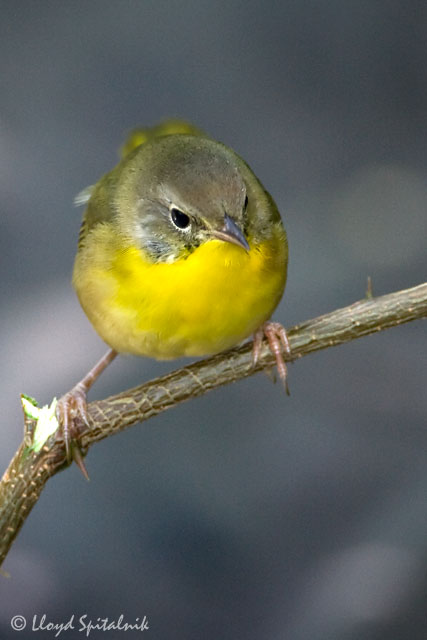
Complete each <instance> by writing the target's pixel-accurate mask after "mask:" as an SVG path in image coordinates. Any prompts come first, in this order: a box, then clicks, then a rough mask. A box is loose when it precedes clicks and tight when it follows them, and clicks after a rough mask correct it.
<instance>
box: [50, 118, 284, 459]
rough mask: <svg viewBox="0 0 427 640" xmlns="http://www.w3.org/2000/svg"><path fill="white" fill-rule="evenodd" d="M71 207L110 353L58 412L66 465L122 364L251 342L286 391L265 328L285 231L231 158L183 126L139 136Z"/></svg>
mask: <svg viewBox="0 0 427 640" xmlns="http://www.w3.org/2000/svg"><path fill="white" fill-rule="evenodd" d="M77 199H78V201H79V203H82V202H83V203H85V204H86V209H85V212H84V214H83V220H82V224H81V229H80V235H79V240H78V249H77V254H76V258H75V263H74V269H73V277H72V283H73V286H74V289H75V291H76V293H77V297H78V299H79V301H80V304H81V306H82V308H83V310H84V312H85V313H86V315H87V317H88V319H89V320H90V322H91V323H92V325H93V327H94V328H95V330H96V332H97V333H98V334H99V336H100V337H101V338H102V339H103V340H104V341H105V342H106V343H107V345H108V346H109V347H110V350H109V351H108V352H107V353H106V355H105V356H104V357H103V358H102V359H101V360H100V361H99V362H98V363H97V364H96V365H95V367H93V369H91V371H90V372H89V373H88V374H87V375H86V376H85V377H84V378H83V379H82V380H80V382H78V383H77V385H75V387H74V388H73V389H72V390H71V391H70V392H68V393H67V394H65V395H64V396H63V398H62V399H61V400H60V402H59V403H58V416H59V420H60V423H61V424H62V426H63V432H64V439H65V445H66V450H67V457H69V451H70V441H71V440H72V438H70V429H71V425H72V422H73V419H74V418H75V416H76V415H80V417H81V418H82V419H83V421H84V422H86V424H87V411H86V403H87V400H86V395H87V392H88V390H89V388H90V387H91V386H92V384H93V383H94V381H95V380H96V379H97V378H98V376H99V375H100V373H101V372H102V371H103V370H104V369H105V368H106V366H107V365H108V364H109V363H110V362H111V361H112V360H113V359H114V358H115V356H116V355H117V354H118V353H121V354H122V353H123V354H126V353H128V354H134V355H137V356H144V357H150V358H154V359H158V360H172V359H176V358H181V357H188V356H189V357H200V356H209V355H213V354H217V353H219V352H222V351H225V350H227V349H230V348H232V347H234V346H236V345H238V344H239V343H241V342H242V341H244V340H246V339H247V338H249V337H250V336H254V345H253V362H254V364H256V362H257V361H258V358H259V355H260V351H261V346H262V342H263V339H264V337H265V338H267V342H268V344H269V347H270V349H271V351H272V353H273V354H274V356H275V359H276V364H277V369H278V373H279V377H280V378H281V380H282V382H283V384H284V386H285V389H286V391H287V392H289V390H288V383H287V369H286V364H285V359H284V357H283V353H284V354H285V355H286V356H287V358H286V359H290V356H291V353H290V345H289V340H288V337H287V334H286V330H285V329H284V327H283V326H282V325H280V324H279V323H277V322H272V321H270V318H271V316H272V314H273V312H274V310H275V309H276V307H277V305H278V303H279V301H280V300H281V298H282V295H283V292H284V289H285V284H286V276H287V264H288V242H287V236H286V231H285V229H284V226H283V223H282V219H281V216H280V213H279V210H278V208H277V206H276V204H275V202H274V200H273V198H272V197H271V195H270V194H269V193H268V192H267V191H266V190H265V188H264V187H263V186H262V184H261V182H260V181H259V180H258V178H257V177H256V176H255V174H254V173H253V171H252V170H251V169H250V168H249V166H248V164H247V163H246V162H245V161H244V160H243V159H242V158H241V157H240V156H239V155H238V154H237V153H236V152H235V151H233V150H232V149H231V148H229V147H227V146H225V145H224V144H222V143H221V142H218V141H216V140H214V139H213V138H211V137H210V136H208V135H207V134H205V133H204V132H203V131H202V130H201V129H199V128H197V127H195V126H194V125H191V124H189V123H187V122H185V121H181V120H169V121H166V122H164V123H161V124H160V125H157V126H155V127H152V128H146V129H136V130H134V131H132V132H131V134H130V135H129V137H128V139H127V141H126V142H125V144H124V146H123V147H122V157H121V159H120V162H119V163H118V164H117V166H116V167H115V168H113V169H112V170H111V171H110V172H109V173H107V174H106V175H104V176H103V177H102V178H101V179H100V180H99V182H97V183H96V184H95V185H94V186H92V187H90V188H88V189H86V190H85V191H84V192H82V194H80V195H79V196H78V198H77ZM76 455H77V456H78V453H77V454H76ZM76 461H77V460H76Z"/></svg>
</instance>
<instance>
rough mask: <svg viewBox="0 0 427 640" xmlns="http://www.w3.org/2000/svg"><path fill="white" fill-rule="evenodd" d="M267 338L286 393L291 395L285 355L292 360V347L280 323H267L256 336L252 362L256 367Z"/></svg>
mask: <svg viewBox="0 0 427 640" xmlns="http://www.w3.org/2000/svg"><path fill="white" fill-rule="evenodd" d="M264 337H265V338H267V342H268V346H269V347H270V351H271V353H272V354H273V356H274V357H275V359H276V367H277V372H278V374H279V378H280V380H281V381H282V383H283V386H284V388H285V391H286V393H287V394H288V395H289V386H288V368H287V366H286V362H285V359H284V357H283V355H285V356H286V359H287V360H291V359H292V354H291V346H290V344H289V339H288V335H287V333H286V329H285V327H283V326H282V325H281V324H280V323H279V322H265V323H264V324H263V325H262V326H261V327H260V328H259V329H258V330H257V331H256V332H255V334H254V346H253V351H252V361H253V365H254V366H255V365H256V364H257V362H258V360H259V356H260V353H261V347H262V342H263V339H264Z"/></svg>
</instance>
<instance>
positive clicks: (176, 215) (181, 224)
mask: <svg viewBox="0 0 427 640" xmlns="http://www.w3.org/2000/svg"><path fill="white" fill-rule="evenodd" d="M171 220H172V222H173V223H174V225H175V226H176V227H178V229H187V228H188V227H189V226H190V218H189V217H188V216H187V214H186V213H183V212H182V211H180V210H179V209H176V208H175V207H172V209H171Z"/></svg>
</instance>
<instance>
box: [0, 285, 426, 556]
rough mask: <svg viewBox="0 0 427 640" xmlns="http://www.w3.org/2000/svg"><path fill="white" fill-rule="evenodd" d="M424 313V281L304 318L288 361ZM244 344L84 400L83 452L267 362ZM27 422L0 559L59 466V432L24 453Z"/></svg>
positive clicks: (10, 477)
mask: <svg viewBox="0 0 427 640" xmlns="http://www.w3.org/2000/svg"><path fill="white" fill-rule="evenodd" d="M425 317H427V283H424V284H421V285H419V286H417V287H412V288H411V289H406V290H404V291H398V292H396V293H391V294H389V295H385V296H381V297H379V298H372V297H368V298H366V299H365V300H362V301H360V302H356V303H354V304H352V305H350V306H348V307H345V308H343V309H338V310H337V311H333V312H332V313H328V314H326V315H324V316H320V317H318V318H315V319H314V320H309V321H308V322H305V323H303V324H301V325H298V326H295V327H293V328H292V329H290V330H289V331H288V336H289V340H290V344H291V349H292V354H293V357H294V359H298V358H302V357H303V356H306V355H308V354H309V353H311V352H313V351H319V350H320V349H326V348H328V347H333V346H336V345H339V344H343V343H345V342H349V341H350V340H355V339H356V338H361V337H363V336H365V335H368V334H370V333H375V332H377V331H383V330H384V329H387V328H389V327H394V326H397V325H399V324H403V323H405V322H410V321H411V320H416V319H419V318H425ZM251 350H252V343H249V344H245V345H243V346H242V347H239V348H237V349H233V350H231V351H228V352H226V353H222V354H219V355H217V356H214V357H212V358H208V359H206V360H202V361H199V362H195V363H194V364H192V365H190V366H187V367H183V368H181V369H178V370H177V371H174V372H172V373H170V374H168V375H166V376H163V377H161V378H157V379H155V380H152V381H151V382H147V383H145V384H142V385H140V386H138V387H135V388H134V389H129V390H127V391H124V392H122V393H118V394H117V395H114V396H112V397H110V398H107V399H105V400H100V401H96V402H91V403H90V404H89V405H88V413H89V428H88V427H86V426H85V425H83V424H77V425H76V426H77V428H78V432H79V433H80V434H81V435H80V437H79V445H80V447H81V449H82V451H83V452H84V453H86V452H87V450H88V449H89V447H90V446H91V445H93V444H94V443H95V442H98V441H99V440H102V439H103V438H107V437H109V436H111V435H113V434H115V433H118V432H119V431H123V430H124V429H126V428H128V427H130V426H131V425H133V424H135V423H137V422H143V421H144V420H147V419H148V418H151V417H152V416H155V415H157V414H158V413H161V412H162V411H165V410H166V409H170V408H171V407H173V406H175V405H177V404H178V403H180V402H183V401H184V400H188V399H189V398H194V397H196V396H200V395H202V394H204V393H207V392H208V391H210V390H211V389H215V388H216V387H220V386H222V385H225V384H229V383H231V382H236V381H237V380H240V379H241V378H246V377H248V376H251V375H253V374H254V373H257V372H258V371H260V370H261V369H264V368H266V367H271V366H273V364H274V362H273V357H272V355H271V353H270V351H269V350H268V348H267V347H266V346H264V348H263V350H262V352H261V354H260V358H259V361H258V364H257V366H256V367H253V365H252V356H251ZM33 427H34V425H33V424H31V421H29V420H28V419H27V420H26V429H25V435H24V442H23V443H22V444H21V446H20V448H19V449H18V451H17V452H16V454H15V456H14V457H13V459H12V461H11V463H10V465H9V467H8V469H7V470H6V472H5V474H4V476H3V478H2V480H1V482H0V563H1V562H2V561H3V559H4V558H5V557H6V555H7V552H8V550H9V548H10V546H11V544H12V542H13V540H14V539H15V537H16V535H17V533H18V531H19V530H20V528H21V526H22V524H23V523H24V521H25V519H26V517H27V516H28V514H29V512H30V511H31V509H32V507H33V506H34V504H35V503H36V502H37V500H38V498H39V495H40V493H41V491H42V489H43V487H44V485H45V483H46V482H47V480H48V478H49V477H50V476H52V475H54V474H55V473H57V472H58V471H60V470H61V469H63V468H65V467H66V466H67V462H66V455H65V448H64V442H63V439H62V436H61V434H60V433H59V432H57V433H56V434H55V436H52V437H51V438H50V439H49V440H48V442H47V443H46V445H45V446H44V447H43V449H42V450H41V451H40V452H39V453H37V454H36V453H34V452H31V453H28V448H27V445H28V441H29V440H30V441H31V437H32V436H31V434H32V428H33Z"/></svg>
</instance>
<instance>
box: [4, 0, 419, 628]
mask: <svg viewBox="0 0 427 640" xmlns="http://www.w3.org/2000/svg"><path fill="white" fill-rule="evenodd" d="M0 10H1V11H0V83H1V100H0V163H1V169H0V202H1V215H0V224H1V234H0V260H1V279H0V295H1V303H0V322H1V325H0V326H1V334H0V354H1V367H2V373H1V389H0V394H1V400H0V405H1V408H2V426H1V430H0V462H1V469H2V470H3V469H5V468H6V466H7V464H8V462H9V460H10V458H11V456H12V455H13V453H14V451H15V449H16V447H17V446H18V444H19V443H20V441H21V437H22V415H21V409H20V404H19V393H20V392H26V393H28V394H30V395H33V396H35V397H36V398H37V399H38V400H39V401H40V402H49V401H50V400H51V398H52V397H53V396H54V395H60V394H61V393H63V392H64V391H66V390H67V389H69V388H71V386H72V385H73V384H74V383H75V382H76V381H77V380H78V379H79V378H80V377H81V376H82V374H84V373H85V372H86V371H87V370H88V368H89V367H90V366H91V365H92V364H93V363H94V362H95V361H96V360H97V359H98V357H100V356H101V354H102V353H103V352H104V350H105V347H104V345H103V343H102V342H101V340H100V339H99V338H98V336H97V335H96V334H95V332H94V330H93V329H92V327H91V325H90V324H89V322H88V320H87V319H86V317H85V316H84V314H83V312H82V311H81V309H80V307H79V304H78V301H77V299H76V296H75V294H74V292H73V290H72V288H71V285H70V275H71V270H72V264H73V258H74V254H75V250H76V239H77V235H78V230H79V225H80V217H81V210H79V209H75V208H74V207H73V198H74V196H75V195H76V193H78V192H79V191H80V190H81V189H82V188H84V187H85V186H87V185H88V184H93V182H94V181H96V180H97V179H98V178H99V177H100V176H101V175H102V174H103V173H105V172H106V171H107V170H109V169H110V168H111V167H112V166H113V165H114V164H115V163H116V161H117V150H118V147H119V146H120V144H121V143H122V141H123V136H124V134H125V132H126V131H127V130H129V129H130V128H132V127H134V126H135V125H152V124H155V123H156V122H158V121H159V120H161V119H163V118H166V117H170V116H178V117H184V118H186V119H188V120H190V121H193V122H194V123H195V124H197V125H198V126H200V127H202V128H203V129H205V130H206V131H208V132H209V133H210V134H211V135H212V136H214V137H216V138H217V139H219V140H221V141H223V142H225V143H226V144H229V145H230V146H232V147H233V148H234V149H235V150H236V151H238V152H239V153H240V154H241V155H242V156H243V157H244V158H245V159H246V160H247V161H248V163H249V164H250V165H251V167H252V168H253V169H254V171H255V172H256V173H257V174H258V176H259V177H260V179H261V180H262V182H263V183H264V185H265V186H266V188H267V189H268V190H269V191H270V192H271V193H272V194H273V196H274V198H275V199H276V201H277V203H278V205H279V208H280V210H281V212H282V215H283V219H284V222H285V226H286V228H287V231H288V236H289V245H290V267H289V278H288V285H287V290H286V293H285V296H284V299H283V301H282V303H281V305H280V307H279V309H278V310H277V312H276V315H275V317H276V319H278V320H280V321H282V322H283V323H285V324H286V325H287V326H291V325H292V324H295V323H298V322H302V321H304V320H306V319H308V318H310V317H314V316H316V315H320V314H322V313H326V312H328V311H331V310H333V309H334V308H337V307H341V306H345V305H347V304H350V303H352V302H353V301H355V300H357V299H360V298H362V297H363V296H364V294H365V288H366V278H367V276H368V275H370V276H371V277H372V279H373V289H374V294H377V295H380V294H383V293H388V292H390V291H393V290H398V289H401V288H405V287H409V286H412V285H416V284H419V283H421V282H422V281H424V280H425V279H426V271H427V270H426V262H427V261H426V238H427V214H426V210H427V175H426V168H427V152H426V149H427V121H426V113H427V5H426V3H425V2H416V1H415V2H406V1H404V0H389V1H387V2H385V1H384V2H381V1H379V2H375V1H372V0H369V1H364V0H348V1H346V2H338V1H337V0H329V1H327V2H326V1H323V2H322V1H321V2H310V1H307V2H301V1H296V0H294V1H293V2H291V1H289V0H283V1H281V2H273V1H272V0H266V2H254V1H252V0H245V1H233V0H229V1H228V2H222V1H220V2H212V1H207V0H197V1H191V0H181V2H163V1H161V0H160V1H157V2H155V1H143V0H140V1H139V2H137V1H125V0H121V1H119V0H115V1H111V0H104V1H97V0H95V1H93V0H92V1H90V2H81V1H73V2H61V1H55V2H53V1H52V2H51V1H48V0H45V1H40V0H33V1H28V0H21V1H19V2H17V1H16V0H14V1H13V0H10V1H6V2H5V1H3V2H0ZM425 347H426V325H425V324H423V322H417V323H414V324H413V325H406V326H402V327H399V328H397V329H392V330H390V331H388V332H385V333H383V334H380V335H376V336H373V337H368V338H365V339H363V340H359V341H356V342H354V343H353V344H349V345H346V346H343V347H340V348H338V349H328V350H326V351H324V352H322V353H318V354H316V355H313V356H310V357H307V358H305V359H303V360H301V361H299V362H297V363H295V364H294V365H293V366H291V368H290V369H291V370H290V387H291V397H290V398H287V397H286V396H285V395H284V393H283V392H282V390H281V388H280V386H279V385H273V384H271V382H270V381H269V380H268V378H267V377H266V376H264V375H258V376H256V377H253V378H252V379H250V380H246V381H243V382H240V383H238V384H235V385H232V386H229V387H227V388H223V389H220V390H217V391H215V392H213V393H211V394H210V395H208V396H207V397H204V398H200V399H197V400H194V401H192V402H189V403H187V404H184V405H182V406H180V407H178V408H176V409H174V410H172V411H170V412H167V413H166V414H164V415H161V416H159V417H157V418H156V419H154V420H152V421H150V422H147V423H145V424H144V425H142V426H137V427H135V428H133V429H131V430H129V431H128V432H127V433H124V434H121V435H120V436H116V437H114V438H110V439H108V440H107V441H104V442H103V443H101V444H99V445H97V446H96V447H94V448H93V449H92V450H91V451H90V453H89V455H88V458H87V465H88V469H89V472H90V476H91V481H90V483H87V482H85V481H84V479H83V477H82V476H81V475H80V473H79V472H78V470H77V469H76V468H71V469H69V470H67V471H65V472H63V473H61V474H59V475H58V476H56V477H55V478H54V479H53V480H51V481H50V482H49V483H48V485H47V487H46V489H45V491H44V492H43V494H42V496H41V499H40V501H39V502H38V504H37V505H36V507H35V508H34V510H33V512H32V513H31V515H30V517H29V518H28V520H27V522H26V523H25V525H24V527H23V529H22V531H21V533H20V535H19V537H18V539H17V541H16V543H15V544H14V546H13V548H12V550H11V552H10V555H9V557H8V558H7V560H6V562H5V564H4V568H5V569H7V570H8V571H9V573H10V574H11V577H10V578H9V579H5V578H0V603H1V604H0V635H1V637H2V638H5V639H9V638H16V637H17V633H16V632H13V631H12V630H11V628H10V619H11V617H12V616H13V615H17V614H22V615H24V616H26V617H27V619H28V626H27V629H26V631H24V632H21V635H20V637H26V638H30V637H32V636H33V633H32V632H31V629H30V627H31V619H32V617H33V616H34V615H37V616H38V619H39V620H40V616H41V615H42V614H43V613H45V614H46V616H47V618H46V622H61V621H62V622H64V623H65V622H67V621H68V620H69V619H70V617H71V616H72V615H73V614H74V616H75V619H74V626H75V630H74V631H68V632H64V633H63V634H61V636H60V637H64V638H66V637H68V638H73V637H76V638H77V637H81V636H82V632H79V631H78V629H79V624H78V618H79V617H80V616H82V615H85V614H87V618H86V620H89V619H92V621H93V622H96V620H97V618H105V617H107V616H108V618H109V619H110V620H114V619H117V618H118V616H119V615H120V614H121V613H122V614H123V615H124V618H125V620H126V621H127V622H129V623H134V622H135V621H136V618H138V617H139V618H142V617H143V616H144V615H146V616H147V618H148V621H149V625H150V630H149V631H147V632H145V635H147V637H150V638H156V640H157V639H166V640H168V639H171V638H174V639H177V640H181V639H183V640H184V639H186V640H187V639H190V640H193V639H194V640H198V639H201V638H203V639H206V640H211V639H212V640H213V639H215V640H217V639H218V638H221V639H224V640H228V639H230V640H231V639H236V638H247V639H255V638H256V639H259V638H262V639H263V640H280V639H285V638H286V639H290V640H305V639H308V638H309V639H310V640H343V639H344V640H348V639H353V638H357V639H360V638H363V639H371V638H378V639H383V638H384V639H385V638H387V640H394V639H395V638H396V639H398V638H399V639H400V638H411V639H414V638H415V639H417V638H426V637H427V607H426V602H427V598H426V592H427V571H426V569H427V432H426V408H427V394H426V392H425V390H426V368H427V359H426V349H425ZM179 364H180V363H157V362H154V361H151V360H144V359H138V358H131V357H121V358H119V359H118V360H117V361H116V362H115V363H114V364H113V365H111V367H110V369H109V370H108V371H107V372H106V373H105V374H104V375H103V377H102V378H101V379H100V381H99V383H97V384H96V386H95V388H94V389H93V392H92V393H91V396H90V397H91V398H95V397H105V396H107V395H109V394H112V393H115V392H117V391H119V390H123V389H125V388H127V387H128V386H133V385H136V384H139V383H140V382H141V381H143V380H148V379H150V378H152V377H154V376H156V375H158V374H160V373H163V372H166V371H169V370H171V369H172V368H174V367H176V366H179ZM24 634H25V635H24ZM131 635H140V632H134V634H132V633H131V632H127V634H121V633H119V632H116V633H114V632H111V633H110V635H109V637H115V638H119V637H129V636H131ZM39 636H41V634H40V633H39ZM43 637H54V634H53V633H52V632H50V633H49V632H45V634H44V635H43ZM97 637H99V638H101V637H106V636H105V634H104V633H102V632H96V631H95V632H92V633H91V634H90V638H97Z"/></svg>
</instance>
